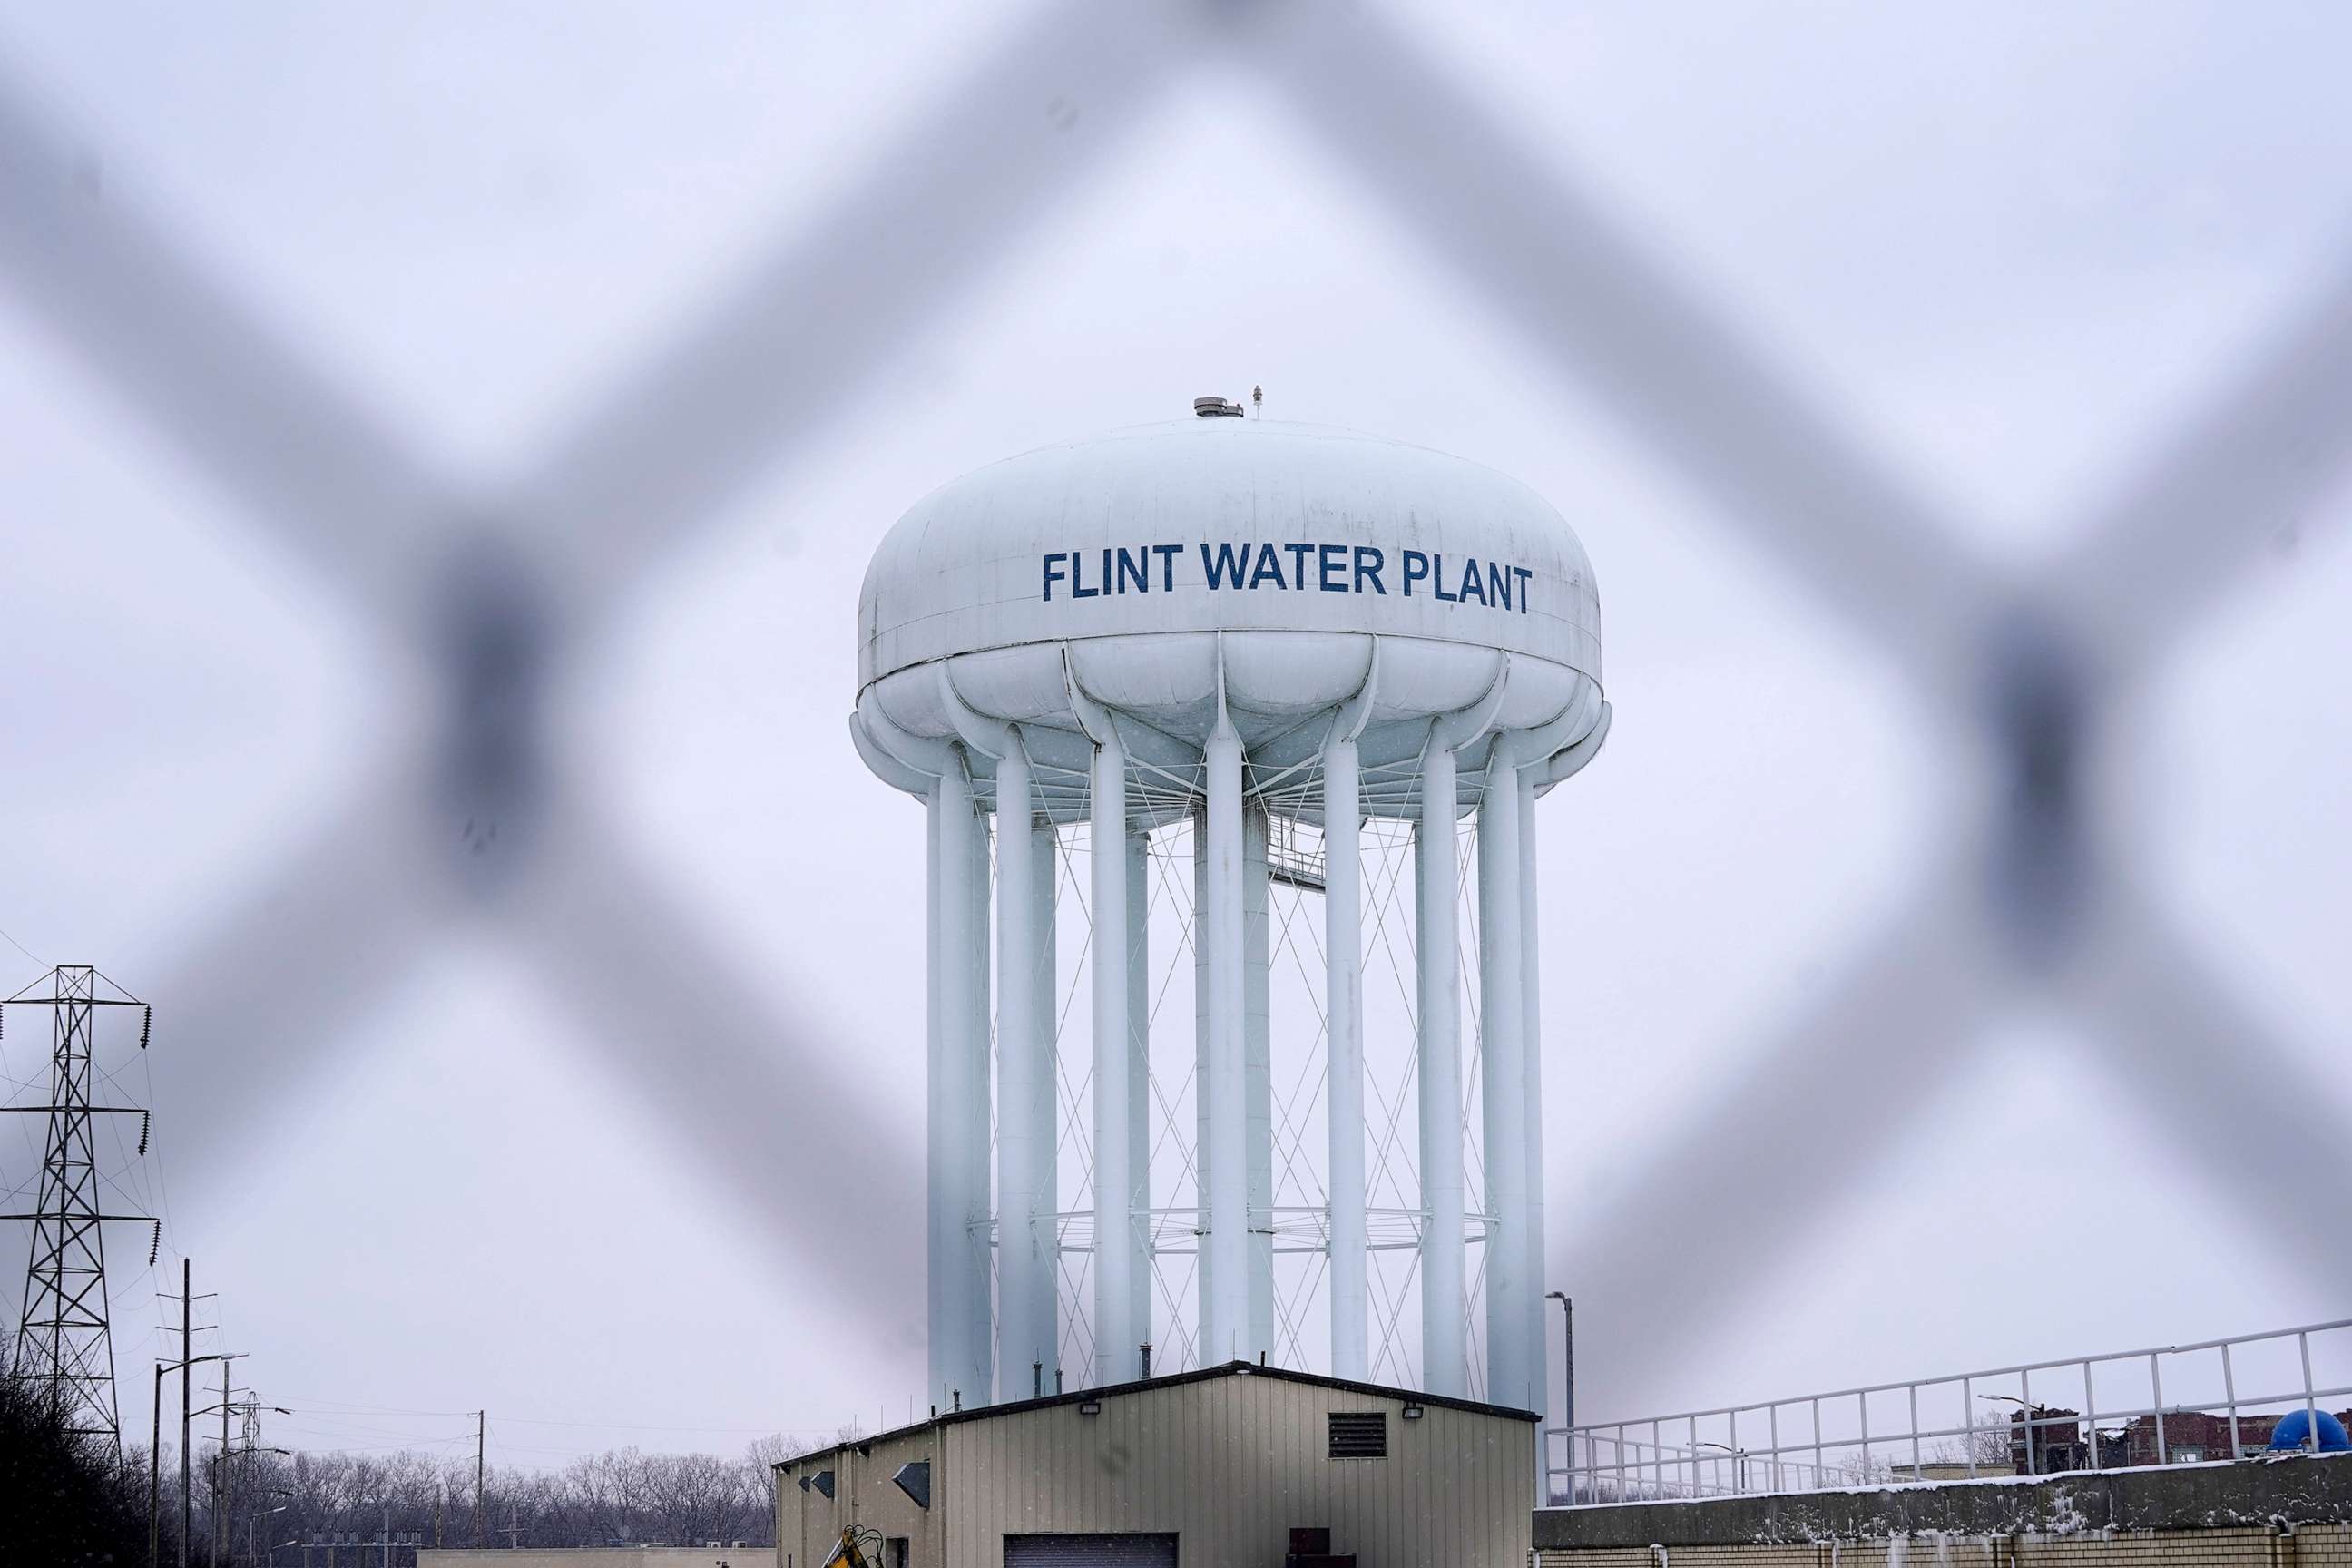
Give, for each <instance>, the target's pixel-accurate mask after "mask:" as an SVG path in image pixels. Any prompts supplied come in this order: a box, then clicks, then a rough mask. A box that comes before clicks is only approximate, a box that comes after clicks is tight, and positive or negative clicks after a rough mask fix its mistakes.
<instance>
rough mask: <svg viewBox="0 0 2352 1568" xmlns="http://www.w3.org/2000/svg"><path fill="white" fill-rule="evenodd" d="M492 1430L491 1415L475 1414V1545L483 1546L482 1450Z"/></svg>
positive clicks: (485, 1411)
mask: <svg viewBox="0 0 2352 1568" xmlns="http://www.w3.org/2000/svg"><path fill="white" fill-rule="evenodd" d="M489 1430H490V1413H489V1412H488V1411H487V1410H477V1411H475V1412H474V1542H473V1543H474V1545H476V1546H480V1545H481V1544H482V1449H483V1447H484V1446H485V1443H486V1440H487V1438H488V1434H489Z"/></svg>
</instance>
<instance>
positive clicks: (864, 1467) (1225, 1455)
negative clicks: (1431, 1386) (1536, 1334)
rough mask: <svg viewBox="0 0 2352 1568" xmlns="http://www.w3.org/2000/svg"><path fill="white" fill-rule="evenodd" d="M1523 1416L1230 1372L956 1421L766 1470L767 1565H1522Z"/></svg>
mask: <svg viewBox="0 0 2352 1568" xmlns="http://www.w3.org/2000/svg"><path fill="white" fill-rule="evenodd" d="M1535 1420H1536V1418H1535V1416H1534V1415H1532V1414H1530V1413H1529V1412H1527V1411H1523V1410H1505V1409H1500V1408H1497V1407H1496V1406H1494V1405H1480V1404H1475V1403H1473V1402H1471V1401H1468V1400H1461V1399H1448V1398H1444V1397H1443V1396H1441V1395H1437V1394H1412V1393H1409V1392H1406V1391H1402V1390H1398V1389H1387V1388H1375V1387H1371V1386H1369V1385H1367V1384H1355V1383H1349V1382H1347V1381H1344V1380H1341V1379H1337V1378H1328V1377H1319V1376H1317V1375H1315V1374H1313V1373H1300V1372H1291V1371H1288V1370H1286V1369H1283V1368H1278V1367H1260V1366H1255V1365H1252V1364H1250V1363H1243V1362H1235V1363H1231V1364H1229V1365H1224V1366H1213V1367H1208V1368H1205V1369H1203V1370H1201V1371H1197V1372H1189V1373H1178V1374H1176V1375H1174V1376H1171V1377H1162V1378H1157V1379H1154V1380H1152V1381H1150V1382H1148V1383H1145V1382H1135V1383H1125V1384H1113V1385H1111V1386H1109V1387H1106V1388H1098V1389H1084V1390H1073V1391H1071V1392H1069V1393H1066V1394H1059V1395H1054V1394H1048V1395H1046V1396H1045V1398H1043V1399H1026V1400H1019V1401H1015V1402H1013V1403H1011V1404H1006V1405H995V1406H993V1407H991V1408H988V1409H981V1410H963V1411H951V1412H948V1413H945V1414H942V1415H940V1416H939V1417H938V1418H936V1419H934V1420H927V1421H919V1422H917V1423H916V1424H915V1425H913V1426H908V1427H906V1428H904V1429H903V1430H900V1431H897V1432H885V1433H882V1434H880V1435H878V1436H873V1437H864V1438H857V1439H855V1440H852V1441H850V1442H845V1443H842V1444H840V1445H837V1446H836V1447H832V1448H828V1449H824V1450H821V1451H819V1452H816V1453H813V1454H804V1455H803V1456H801V1457H800V1458H796V1459H791V1460H787V1461H786V1462H785V1463H783V1464H782V1465H780V1466H778V1467H777V1468H776V1475H777V1484H776V1568H828V1565H829V1564H832V1563H852V1562H854V1561H856V1560H858V1559H862V1560H863V1561H864V1562H865V1563H868V1564H871V1565H872V1568H909V1564H917V1565H921V1568H932V1565H939V1568H999V1565H1000V1564H1001V1565H1002V1568H1106V1565H1119V1568H1176V1565H1177V1564H1178V1563H1268V1564H1272V1563H1287V1564H1288V1565H1289V1568H1357V1564H1359V1563H1361V1564H1362V1565H1363V1568H1376V1565H1379V1564H1398V1565H1404V1564H1423V1563H1465V1564H1466V1563H1476V1564H1480V1565H1481V1568H1487V1565H1492V1568H1519V1565H1520V1564H1524V1563H1526V1562H1527V1561H1528V1546H1529V1531H1530V1529H1531V1525H1532V1517H1533V1516H1532V1514H1531V1513H1530V1511H1529V1509H1528V1474H1529V1472H1530V1470H1531V1469H1532V1468H1533V1466H1534V1464H1535V1449H1536V1429H1535ZM852 1552H855V1554H856V1557H855V1558H853V1557H852V1555H851V1553H852Z"/></svg>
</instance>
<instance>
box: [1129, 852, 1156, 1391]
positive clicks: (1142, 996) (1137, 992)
mask: <svg viewBox="0 0 2352 1568" xmlns="http://www.w3.org/2000/svg"><path fill="white" fill-rule="evenodd" d="M1127 1041H1128V1058H1127V1060H1128V1068H1127V1074H1128V1076H1127V1188H1128V1194H1129V1203H1130V1204H1131V1205H1133V1208H1134V1212H1135V1214H1136V1215H1137V1219H1136V1225H1135V1246H1134V1258H1135V1260H1134V1262H1133V1263H1132V1264H1130V1265H1129V1268H1132V1270H1133V1271H1134V1279H1135V1299H1134V1301H1133V1303H1132V1306H1133V1311H1134V1316H1133V1317H1131V1318H1130V1319H1129V1323H1128V1330H1127V1342H1128V1343H1129V1344H1130V1345H1135V1346H1138V1347H1140V1346H1141V1345H1143V1344H1144V1343H1145V1342H1148V1341H1150V1339H1151V1307H1152V1300H1151V830H1150V828H1149V827H1141V826H1138V827H1131V828H1129V830H1128V835H1127Z"/></svg>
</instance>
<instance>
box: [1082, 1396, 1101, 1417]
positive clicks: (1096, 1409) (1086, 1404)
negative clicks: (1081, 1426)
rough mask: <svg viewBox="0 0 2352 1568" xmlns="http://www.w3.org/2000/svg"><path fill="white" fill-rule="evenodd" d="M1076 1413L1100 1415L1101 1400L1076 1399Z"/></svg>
mask: <svg viewBox="0 0 2352 1568" xmlns="http://www.w3.org/2000/svg"><path fill="white" fill-rule="evenodd" d="M1078 1414H1079V1415H1101V1414H1102V1401H1101V1400H1099V1399H1082V1400H1080V1401H1078Z"/></svg>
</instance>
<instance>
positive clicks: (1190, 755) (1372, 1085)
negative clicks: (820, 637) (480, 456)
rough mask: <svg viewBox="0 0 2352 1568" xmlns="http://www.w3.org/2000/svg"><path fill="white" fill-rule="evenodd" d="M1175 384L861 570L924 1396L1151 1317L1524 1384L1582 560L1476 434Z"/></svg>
mask: <svg viewBox="0 0 2352 1568" xmlns="http://www.w3.org/2000/svg"><path fill="white" fill-rule="evenodd" d="M1196 406H1197V408H1198V410H1199V416H1197V417H1195V418H1192V419H1185V420H1181V421H1178V422H1175V423H1171V424H1167V425H1155V426H1144V427H1141V428H1138V429H1132V430H1124V431H1119V432H1117V433H1115V434H1112V435H1108V436H1103V437H1096V438H1093V439H1088V440H1083V441H1074V442H1070V443H1067V444H1065V445H1061V446H1055V447H1045V448H1042V449H1040V450H1037V451H1034V452H1030V453H1028V454H1026V455H1024V456H1022V457H1018V458H1011V459H1009V460H1007V461H1004V462H1002V463H998V464H996V465H994V466H993V467H991V468H983V469H982V470H980V471H979V472H977V473H974V474H971V475H969V476H967V477H965V478H963V479H958V480H956V481H955V482H954V483H952V484H950V485H948V486H946V487H945V488H943V489H940V490H938V491H937V492H935V493H934V494H932V495H930V496H929V497H928V498H926V499H925V500H922V501H921V502H919V504H917V505H916V506H915V507H914V509H913V510H910V511H908V513H907V515H906V516H905V517H904V518H902V519H900V520H899V521H898V525H897V526H896V527H895V528H893V529H892V530H891V531H890V533H889V535H888V537H887V539H885V540H884V541H883V543H882V545H881V548H880V549H879V550H877V552H875V556H874V560H873V563H872V564H871V565H870V566H869V567H868V568H867V571H866V583H865V588H864V591H863V594H862V595H861V597H860V601H859V606H858V690H857V706H856V713H855V715H854V717H853V719H852V722H851V729H852V731H853V734H854V736H855V738H856V742H857V745H858V748H859V750H860V752H861V753H862V754H863V755H864V756H865V758H866V762H867V763H868V764H869V765H870V766H871V767H872V768H873V770H874V772H875V773H877V774H878V775H879V776H880V777H881V778H882V779H883V780H884V781H885V782H887V783H888V784H893V785H896V786H897V787H898V788H900V789H902V790H906V791H908V793H910V794H913V795H918V796H919V797H920V798H922V799H923V801H924V802H925V803H926V805H927V820H928V834H929V840H928V841H929V910H928V926H927V931H928V937H927V949H928V956H929V962H928V968H927V974H926V984H927V986H928V988H929V991H928V994H929V1096H928V1108H929V1216H928V1224H929V1321H930V1384H931V1390H932V1394H931V1396H932V1398H933V1399H934V1400H935V1401H936V1403H937V1404H938V1405H940V1408H942V1409H945V1408H947V1407H948V1406H949V1405H950V1404H951V1403H953V1402H955V1401H957V1400H959V1399H960V1400H961V1402H962V1403H964V1404H966V1405H975V1404H984V1403H987V1402H988V1401H989V1400H990V1399H991V1398H996V1399H1014V1398H1021V1397H1025V1396H1027V1395H1028V1394H1030V1393H1032V1391H1033V1390H1035V1389H1037V1388H1040V1387H1042V1388H1043V1389H1044V1390H1045V1392H1047V1393H1051V1392H1053V1391H1054V1389H1055V1385H1056V1382H1057V1377H1066V1378H1067V1379H1069V1381H1070V1383H1071V1384H1072V1385H1078V1384H1087V1383H1112V1382H1123V1381H1127V1380H1129V1379H1130V1378H1133V1377H1135V1376H1136V1375H1138V1373H1139V1371H1140V1370H1141V1369H1142V1367H1143V1365H1144V1352H1143V1350H1142V1347H1143V1346H1145V1345H1146V1344H1150V1345H1152V1346H1156V1347H1157V1351H1156V1353H1155V1354H1154V1356H1153V1359H1152V1367H1153V1370H1156V1371H1160V1372H1172V1371H1176V1370H1179V1369H1180V1368H1181V1367H1184V1366H1188V1365H1204V1364H1209V1363H1216V1362H1221V1361H1228V1360H1233V1359H1237V1358H1238V1359H1251V1360H1255V1359H1256V1358H1257V1357H1258V1356H1260V1355H1261V1354H1264V1355H1266V1356H1268V1357H1270V1358H1271V1359H1272V1360H1274V1361H1275V1362H1276V1363H1283V1364H1292V1365H1304V1364H1307V1363H1319V1364H1317V1365H1316V1366H1315V1367H1314V1370H1320V1371H1328V1372H1329V1373H1332V1374H1334V1375H1337V1376H1341V1377H1353V1378H1364V1379H1369V1380H1372V1381H1380V1382H1387V1383H1392V1384H1405V1385H1408V1386H1413V1387H1419V1388H1423V1389H1426V1390H1428V1391H1431V1392H1433V1393H1444V1394H1457V1395H1460V1394H1471V1395H1475V1396H1478V1397H1483V1398H1486V1399H1488V1400H1490V1401H1493V1402H1495V1403H1498V1404H1504V1405H1514V1406H1518V1407H1521V1408H1532V1409H1538V1410H1540V1409H1542V1408H1543V1406H1544V1403H1545V1389H1546V1386H1547V1384H1546V1377H1547V1366H1546V1359H1545V1354H1544V1347H1545V1345H1546V1344H1547V1342H1548V1336H1547V1335H1546V1333H1545V1331H1544V1321H1543V1310H1544V1288H1545V1276H1544V1230H1543V1175H1542V1172H1543V1162H1542V1144H1541V1131H1542V1117H1541V1110H1540V1107H1541V1103H1542V1094H1541V1082H1542V1077H1543V1073H1542V1068H1543V1061H1542V1052H1541V1051H1540V1050H1539V1049H1538V1042H1539V1041H1540V1039H1541V1033H1540V1030H1539V1028H1538V993H1537V984H1536V973H1537V966H1536V964H1535V963H1534V962H1533V952H1534V943H1535V939H1536V930H1537V904H1538V900H1537V889H1536V879H1535V874H1534V868H1535V863H1536V858H1535V818H1534V815H1533V812H1534V805H1535V802H1536V800H1537V799H1538V797H1539V796H1540V795H1543V794H1545V793H1546V792H1547V791H1549V788H1550V787H1551V786H1552V785H1553V784H1558V783H1559V782H1560V781H1561V780H1563V779H1565V778H1567V777H1568V776H1569V775H1570V774H1571V773H1575V772H1576V771H1577V770H1578V769H1579V768H1580V767H1581V766H1582V765H1583V764H1584V763H1586V762H1587V761H1589V760H1590V759H1591V757H1592V756H1593V755H1594V753H1596V752H1598V751H1599V749H1600V747H1601V742H1602V741H1603V739H1604V738H1605V737H1606V735H1607V733H1608V729H1609V707H1608V704H1607V703H1606V702H1605V701H1604V700H1602V689H1601V619H1600V603H1599V598H1598V595H1596V593H1595V590H1594V585H1593V581H1592V571H1591V564H1590V563H1588V562H1587V560H1586V558H1585V553H1584V550H1583V547H1582V546H1581V545H1580V543H1579V542H1578V541H1577V538H1576V535H1575V534H1574V533H1573V532H1572V531H1570V528H1569V527H1568V525H1567V523H1565V522H1564V521H1561V519H1560V517H1559V513H1557V512H1556V511H1554V510H1552V508H1551V507H1550V506H1549V505H1547V504H1546V503H1545V502H1544V500H1542V499H1541V498H1540V497H1538V496H1537V495H1536V494H1535V493H1534V492H1532V491H1530V490H1529V489H1527V488H1526V487H1524V486H1522V485H1520V484H1517V482H1515V481H1513V480H1511V479H1506V478H1504V477H1503V476H1501V475H1499V474H1496V473H1494V472H1491V471H1489V470H1487V469H1486V468H1479V467H1476V466H1475V465H1474V464H1471V463H1467V462H1464V461H1462V460H1460V459H1458V458H1450V457H1445V456H1444V455H1441V454H1439V453H1436V452H1431V451H1426V450H1423V449H1421V448H1418V447H1409V446H1404V445H1402V444H1400V443H1398V442H1394V441H1388V440H1381V439H1379V438H1376V437H1368V436H1361V435H1357V434H1353V433H1351V432H1348V431H1343V430H1333V429H1325V428H1320V427H1317V426H1303V425H1286V424H1277V423H1275V422H1273V421H1267V420H1257V419H1249V418H1243V417H1238V416H1233V415H1234V414H1237V412H1238V411H1237V410H1236V409H1234V405H1227V404H1223V402H1222V401H1221V400H1217V399H1203V400H1202V402H1201V404H1200V405H1196ZM1188 1018H1189V1026H1188V1025H1187V1022H1186V1020H1187V1019H1188ZM1408 1105H1409V1106H1410V1107H1411V1110H1410V1112H1408V1111H1407V1109H1406V1108H1407V1106H1408Z"/></svg>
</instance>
